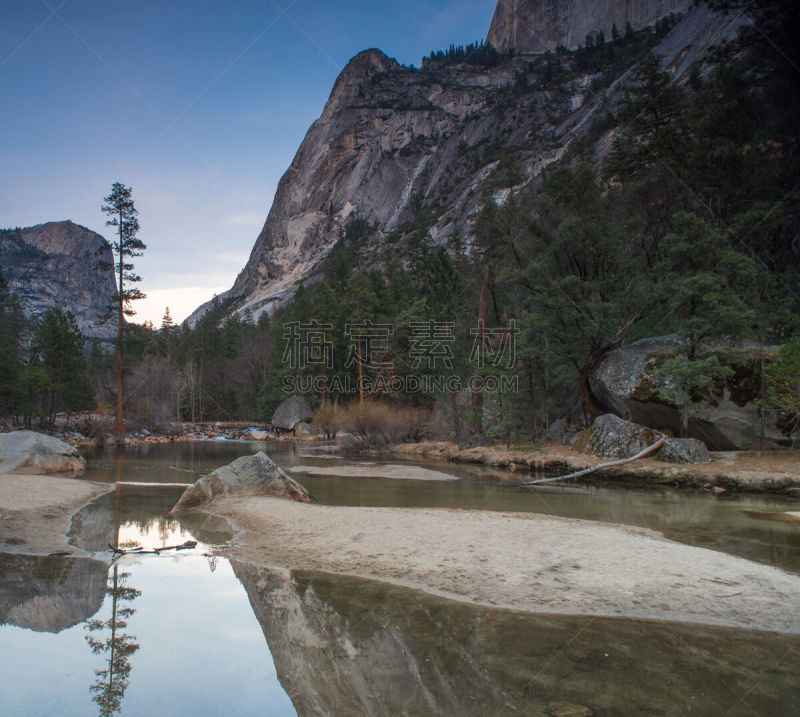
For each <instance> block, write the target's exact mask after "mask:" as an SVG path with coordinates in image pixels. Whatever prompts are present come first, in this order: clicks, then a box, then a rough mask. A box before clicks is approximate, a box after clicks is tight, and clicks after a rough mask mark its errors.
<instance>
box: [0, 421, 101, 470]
mask: <svg viewBox="0 0 800 717" xmlns="http://www.w3.org/2000/svg"><path fill="white" fill-rule="evenodd" d="M85 467H86V459H85V458H84V457H83V456H82V455H81V454H80V452H79V451H78V449H77V448H74V447H73V446H71V445H69V443H65V442H64V441H61V440H59V439H58V438H54V437H53V436H46V435H44V434H43V433H36V432H34V431H13V432H12V433H2V434H0V475H14V474H16V475H19V474H22V475H46V474H48V473H79V472H80V471H82V470H83V469H84V468H85Z"/></svg>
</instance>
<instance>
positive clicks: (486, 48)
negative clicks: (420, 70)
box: [425, 40, 506, 67]
mask: <svg viewBox="0 0 800 717" xmlns="http://www.w3.org/2000/svg"><path fill="white" fill-rule="evenodd" d="M505 59H506V56H505V55H502V54H500V53H499V52H498V51H497V50H496V49H495V48H494V46H493V45H492V43H491V42H484V41H483V40H480V41H479V42H472V43H470V44H469V45H466V46H464V45H450V47H448V48H447V49H446V50H434V51H433V52H431V54H430V55H428V57H426V58H425V60H428V61H430V62H436V63H439V64H442V65H457V64H460V63H466V64H468V65H477V66H481V67H494V66H495V65H498V64H500V62H502V61H503V60H505Z"/></svg>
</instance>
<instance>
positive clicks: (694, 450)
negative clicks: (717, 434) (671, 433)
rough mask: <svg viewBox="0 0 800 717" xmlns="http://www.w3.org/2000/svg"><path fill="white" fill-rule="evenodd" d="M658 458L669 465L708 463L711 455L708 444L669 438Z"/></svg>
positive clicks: (688, 439) (695, 440) (694, 439)
mask: <svg viewBox="0 0 800 717" xmlns="http://www.w3.org/2000/svg"><path fill="white" fill-rule="evenodd" d="M656 458H658V459H659V460H662V461H666V462H667V463H708V462H709V461H710V460H711V454H710V453H709V452H708V448H706V444H705V443H703V442H702V441H698V440H697V439H696V438H667V440H666V441H664V445H663V446H661V448H660V449H659V451H658V453H656Z"/></svg>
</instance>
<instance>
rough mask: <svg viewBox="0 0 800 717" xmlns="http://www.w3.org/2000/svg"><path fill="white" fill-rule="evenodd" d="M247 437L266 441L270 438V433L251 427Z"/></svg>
mask: <svg viewBox="0 0 800 717" xmlns="http://www.w3.org/2000/svg"><path fill="white" fill-rule="evenodd" d="M247 437H248V438H249V439H250V440H251V441H266V440H267V439H268V438H269V433H267V431H260V430H254V429H251V430H249V431H248V432H247Z"/></svg>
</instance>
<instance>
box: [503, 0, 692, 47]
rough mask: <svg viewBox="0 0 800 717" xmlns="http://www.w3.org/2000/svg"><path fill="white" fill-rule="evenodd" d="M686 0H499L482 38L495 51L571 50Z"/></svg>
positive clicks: (648, 21)
mask: <svg viewBox="0 0 800 717" xmlns="http://www.w3.org/2000/svg"><path fill="white" fill-rule="evenodd" d="M691 6H692V0H626V2H619V1H618V0H499V2H498V3H497V8H496V9H495V13H494V18H493V20H492V26H491V28H490V29H489V35H488V37H487V40H488V41H489V42H490V43H491V44H492V45H494V47H496V48H497V49H498V50H500V51H501V52H509V51H511V50H516V51H518V52H547V51H548V50H550V51H552V50H555V49H556V48H557V47H566V48H569V49H575V48H576V47H578V45H582V44H584V43H585V42H586V36H587V35H596V34H597V33H600V32H602V33H603V34H604V35H605V36H606V37H608V38H610V37H611V34H612V28H613V27H614V26H616V27H617V30H618V32H624V31H625V28H626V26H627V25H628V24H630V26H631V28H633V29H634V30H638V29H640V28H642V27H646V26H648V25H652V24H654V23H655V22H656V21H657V20H660V19H661V18H663V17H665V16H667V15H669V14H670V13H685V12H686V11H688V10H689V9H690V8H691Z"/></svg>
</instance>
